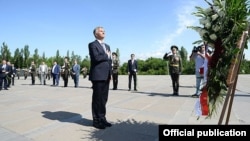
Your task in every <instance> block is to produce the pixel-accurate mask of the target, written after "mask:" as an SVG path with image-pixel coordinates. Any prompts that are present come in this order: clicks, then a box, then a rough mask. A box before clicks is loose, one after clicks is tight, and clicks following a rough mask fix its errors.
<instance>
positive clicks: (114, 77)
mask: <svg viewBox="0 0 250 141" xmlns="http://www.w3.org/2000/svg"><path fill="white" fill-rule="evenodd" d="M112 78H113V89H114V90H116V89H117V85H118V73H113V74H112Z"/></svg>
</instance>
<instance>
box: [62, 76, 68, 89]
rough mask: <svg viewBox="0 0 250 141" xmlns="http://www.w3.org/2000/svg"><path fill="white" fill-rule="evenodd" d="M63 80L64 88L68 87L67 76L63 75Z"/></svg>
mask: <svg viewBox="0 0 250 141" xmlns="http://www.w3.org/2000/svg"><path fill="white" fill-rule="evenodd" d="M63 80H64V87H68V81H69V76H68V75H64V76H63Z"/></svg>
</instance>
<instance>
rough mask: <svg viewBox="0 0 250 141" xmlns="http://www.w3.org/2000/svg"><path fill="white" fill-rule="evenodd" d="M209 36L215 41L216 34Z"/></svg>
mask: <svg viewBox="0 0 250 141" xmlns="http://www.w3.org/2000/svg"><path fill="white" fill-rule="evenodd" d="M209 38H210V39H211V40H213V41H215V40H216V39H217V36H216V35H215V34H211V35H209Z"/></svg>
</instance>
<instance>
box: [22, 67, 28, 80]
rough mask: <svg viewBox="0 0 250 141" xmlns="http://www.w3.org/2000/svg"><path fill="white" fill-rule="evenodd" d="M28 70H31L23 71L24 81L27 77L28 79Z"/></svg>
mask: <svg viewBox="0 0 250 141" xmlns="http://www.w3.org/2000/svg"><path fill="white" fill-rule="evenodd" d="M28 70H29V69H24V70H23V71H24V80H26V79H27V77H28Z"/></svg>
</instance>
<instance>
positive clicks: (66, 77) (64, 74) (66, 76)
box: [61, 57, 70, 87]
mask: <svg viewBox="0 0 250 141" xmlns="http://www.w3.org/2000/svg"><path fill="white" fill-rule="evenodd" d="M68 60H69V59H68V57H64V64H63V66H62V72H61V75H62V78H63V81H64V87H68V80H69V76H70V65H69V62H68Z"/></svg>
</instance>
